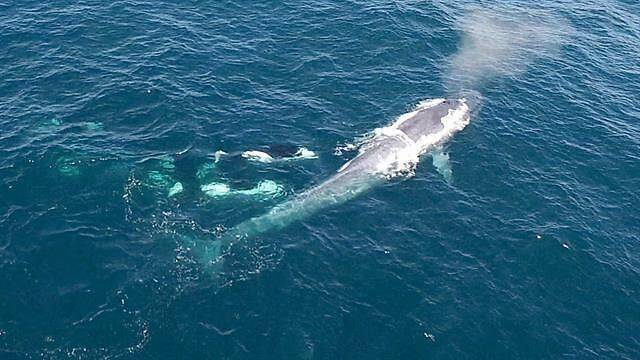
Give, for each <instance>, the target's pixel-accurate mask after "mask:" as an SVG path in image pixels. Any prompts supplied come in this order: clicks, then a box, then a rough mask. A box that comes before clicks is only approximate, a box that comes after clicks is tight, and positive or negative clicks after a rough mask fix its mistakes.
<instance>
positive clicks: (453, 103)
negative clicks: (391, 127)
mask: <svg viewBox="0 0 640 360" xmlns="http://www.w3.org/2000/svg"><path fill="white" fill-rule="evenodd" d="M459 106H460V101H459V100H442V101H441V102H439V103H438V104H435V105H432V106H429V107H425V108H422V109H418V110H417V111H415V112H414V113H413V114H412V115H411V116H410V117H408V118H406V119H404V120H403V121H402V122H401V123H400V124H398V126H397V127H398V129H399V130H401V131H402V132H404V133H405V134H406V135H407V136H408V137H409V138H410V139H411V140H413V141H418V139H420V138H421V137H422V136H425V135H429V134H435V133H438V132H440V131H441V130H442V129H443V128H444V126H443V124H442V118H443V117H445V116H447V114H449V111H450V110H455V109H456V108H458V107H459Z"/></svg>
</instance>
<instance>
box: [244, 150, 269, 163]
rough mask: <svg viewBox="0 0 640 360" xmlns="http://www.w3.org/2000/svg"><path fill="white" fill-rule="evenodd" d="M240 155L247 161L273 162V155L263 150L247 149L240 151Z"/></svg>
mask: <svg viewBox="0 0 640 360" xmlns="http://www.w3.org/2000/svg"><path fill="white" fill-rule="evenodd" d="M242 157H243V158H245V159H247V160H249V161H257V162H261V163H270V162H273V157H272V156H271V155H269V154H267V153H266V152H264V151H258V150H249V151H245V152H243V153H242Z"/></svg>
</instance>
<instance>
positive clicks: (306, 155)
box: [242, 147, 318, 164]
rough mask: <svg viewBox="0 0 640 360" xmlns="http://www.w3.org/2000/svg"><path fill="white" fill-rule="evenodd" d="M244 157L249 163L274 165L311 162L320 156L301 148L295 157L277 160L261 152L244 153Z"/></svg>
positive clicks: (250, 151) (249, 151)
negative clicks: (275, 163)
mask: <svg viewBox="0 0 640 360" xmlns="http://www.w3.org/2000/svg"><path fill="white" fill-rule="evenodd" d="M242 157H243V158H245V159H247V160H249V161H256V162H261V163H265V164H266V163H273V162H287V161H296V160H309V159H317V158H318V155H317V154H316V153H315V152H314V151H312V150H309V149H307V148H306V147H299V148H298V150H297V151H296V152H295V153H294V154H293V156H286V157H281V158H275V157H273V156H271V155H270V154H269V153H266V152H264V151H260V150H248V151H245V152H243V153H242Z"/></svg>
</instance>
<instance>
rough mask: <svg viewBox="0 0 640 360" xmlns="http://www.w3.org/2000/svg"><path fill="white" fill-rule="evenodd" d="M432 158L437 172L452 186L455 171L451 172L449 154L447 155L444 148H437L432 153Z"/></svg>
mask: <svg viewBox="0 0 640 360" xmlns="http://www.w3.org/2000/svg"><path fill="white" fill-rule="evenodd" d="M431 158H432V159H433V166H434V167H435V168H436V171H438V173H439V174H440V175H442V177H443V178H444V181H446V182H447V184H451V183H452V182H453V170H451V161H450V160H449V154H448V153H445V152H444V150H443V149H442V148H437V149H435V150H433V151H432V152H431Z"/></svg>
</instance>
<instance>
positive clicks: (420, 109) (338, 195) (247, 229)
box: [198, 99, 469, 264]
mask: <svg viewBox="0 0 640 360" xmlns="http://www.w3.org/2000/svg"><path fill="white" fill-rule="evenodd" d="M468 110H469V108H468V106H467V105H466V102H465V101H464V100H458V99H446V100H445V99H435V100H429V101H424V102H422V103H420V104H419V105H418V106H417V107H416V109H415V110H414V111H412V112H409V113H407V114H404V115H402V116H400V117H399V118H398V119H397V120H396V121H395V122H394V123H393V124H392V125H390V126H387V127H384V128H381V129H376V131H375V133H374V135H373V136H372V137H371V138H370V139H369V140H368V141H366V142H365V143H364V144H363V145H362V146H361V147H360V152H359V154H358V155H357V156H356V157H355V158H353V159H352V160H351V161H349V162H347V163H346V164H344V165H343V166H342V167H341V168H340V169H339V170H338V172H337V173H336V174H335V175H333V176H332V177H330V178H329V179H327V180H325V181H324V182H322V183H320V184H319V185H317V186H315V187H312V188H310V189H308V190H306V191H304V192H302V193H300V194H298V195H296V196H294V197H293V198H292V199H291V200H289V201H286V202H284V203H282V204H279V205H277V206H275V207H273V208H272V209H271V210H270V211H269V212H267V213H266V214H264V215H261V216H257V217H254V218H251V219H249V220H247V221H244V222H242V223H240V224H238V225H237V226H235V227H233V228H231V229H229V230H228V231H227V232H226V233H224V234H223V235H222V236H221V237H220V239H219V241H218V242H209V244H207V245H205V246H204V248H203V249H201V251H200V255H199V256H198V257H199V258H200V260H201V261H202V262H204V263H205V264H206V263H215V262H217V261H218V259H217V257H218V255H219V253H220V249H221V248H223V249H224V248H225V247H228V246H230V245H232V244H233V243H235V242H238V241H241V240H243V239H250V238H252V237H254V236H256V235H258V234H262V233H266V232H269V231H273V230H278V229H282V228H284V227H285V226H287V225H289V224H291V223H293V222H296V221H300V220H302V219H304V218H307V217H309V216H311V215H313V214H314V213H316V212H318V211H319V210H322V209H324V208H327V207H329V206H334V205H337V204H340V203H343V202H345V201H347V200H350V199H352V198H354V197H356V196H358V195H360V194H362V193H363V192H365V191H367V190H369V189H371V188H372V187H374V186H376V185H379V184H382V183H384V182H385V181H386V180H387V179H389V178H391V177H393V176H395V175H398V174H401V173H403V172H405V173H406V172H407V171H411V170H412V169H413V167H415V165H416V164H417V162H418V158H419V156H420V155H421V154H423V153H425V152H427V151H431V150H432V149H433V148H435V147H438V146H440V145H442V143H443V142H445V141H447V140H448V139H449V138H450V137H451V136H452V135H453V134H455V133H456V132H458V131H460V130H462V128H464V127H465V126H466V125H467V124H468V121H469V117H468Z"/></svg>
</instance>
